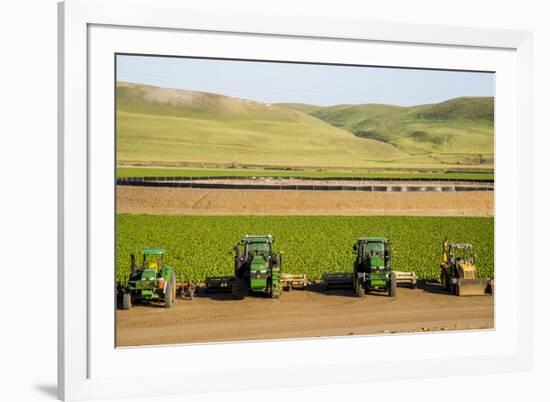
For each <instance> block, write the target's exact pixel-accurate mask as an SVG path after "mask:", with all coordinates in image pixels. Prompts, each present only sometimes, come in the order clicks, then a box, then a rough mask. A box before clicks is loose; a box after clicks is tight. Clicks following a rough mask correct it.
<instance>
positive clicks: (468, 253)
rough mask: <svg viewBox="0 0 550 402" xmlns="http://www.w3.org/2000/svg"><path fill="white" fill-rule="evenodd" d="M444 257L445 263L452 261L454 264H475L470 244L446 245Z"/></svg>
mask: <svg viewBox="0 0 550 402" xmlns="http://www.w3.org/2000/svg"><path fill="white" fill-rule="evenodd" d="M445 250H446V252H445V256H444V257H443V258H444V259H445V260H446V261H447V262H448V261H450V260H451V259H454V260H455V261H456V262H460V263H463V264H469V265H474V264H475V251H474V246H472V245H471V244H470V243H446V248H445Z"/></svg>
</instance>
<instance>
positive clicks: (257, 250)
mask: <svg viewBox="0 0 550 402" xmlns="http://www.w3.org/2000/svg"><path fill="white" fill-rule="evenodd" d="M241 245H242V246H243V248H244V252H243V255H245V256H252V257H254V256H256V255H262V256H265V257H267V256H270V255H271V252H272V248H273V237H272V236H271V235H266V236H249V235H246V236H245V237H243V238H242V239H241ZM236 247H238V245H237V246H236Z"/></svg>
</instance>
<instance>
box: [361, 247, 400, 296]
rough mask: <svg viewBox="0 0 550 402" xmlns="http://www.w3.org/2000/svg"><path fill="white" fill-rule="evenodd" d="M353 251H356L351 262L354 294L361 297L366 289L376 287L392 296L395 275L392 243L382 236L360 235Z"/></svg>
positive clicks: (395, 282)
mask: <svg viewBox="0 0 550 402" xmlns="http://www.w3.org/2000/svg"><path fill="white" fill-rule="evenodd" d="M353 251H355V253H356V257H355V263H354V264H353V274H354V275H353V277H354V281H353V290H355V294H356V295H357V296H358V297H363V296H364V295H365V291H366V290H371V289H376V290H384V291H386V292H388V296H390V297H394V296H395V292H396V289H397V277H396V275H395V273H394V272H392V265H391V255H392V252H393V244H392V243H390V242H389V240H388V239H386V238H384V237H360V238H359V239H357V243H356V244H354V245H353Z"/></svg>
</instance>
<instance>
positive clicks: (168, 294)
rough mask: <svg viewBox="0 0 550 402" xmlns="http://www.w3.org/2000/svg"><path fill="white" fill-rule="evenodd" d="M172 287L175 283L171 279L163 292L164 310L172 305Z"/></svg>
mask: <svg viewBox="0 0 550 402" xmlns="http://www.w3.org/2000/svg"><path fill="white" fill-rule="evenodd" d="M174 285H175V281H174V279H173V278H172V279H171V280H170V282H168V283H167V284H166V291H165V292H164V307H166V308H170V307H172V304H173V303H174Z"/></svg>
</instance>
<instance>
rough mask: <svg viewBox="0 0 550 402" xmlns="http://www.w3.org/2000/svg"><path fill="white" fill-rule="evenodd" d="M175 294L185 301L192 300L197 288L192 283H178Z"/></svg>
mask: <svg viewBox="0 0 550 402" xmlns="http://www.w3.org/2000/svg"><path fill="white" fill-rule="evenodd" d="M176 289H177V290H176V294H177V295H178V296H179V297H180V298H182V299H186V300H193V298H194V297H195V293H196V291H197V286H196V285H195V283H194V282H192V281H185V282H178V283H177V284H176Z"/></svg>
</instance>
